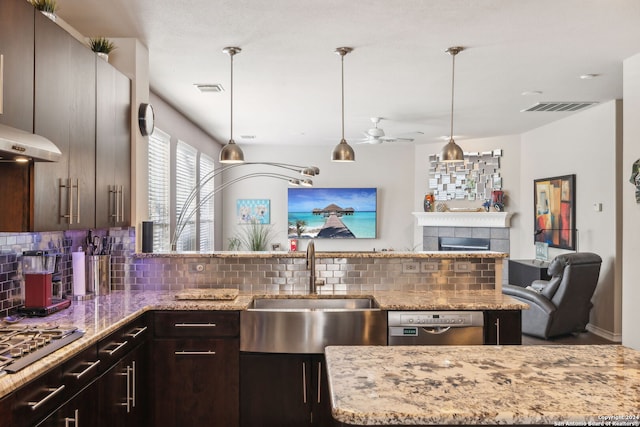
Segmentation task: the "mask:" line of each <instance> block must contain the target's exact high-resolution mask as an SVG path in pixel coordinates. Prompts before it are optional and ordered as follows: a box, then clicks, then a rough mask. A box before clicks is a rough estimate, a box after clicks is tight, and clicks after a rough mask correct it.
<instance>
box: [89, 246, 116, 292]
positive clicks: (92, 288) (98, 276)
mask: <svg viewBox="0 0 640 427" xmlns="http://www.w3.org/2000/svg"><path fill="white" fill-rule="evenodd" d="M87 292H91V293H93V294H94V295H96V296H98V295H107V294H109V293H110V292H111V255H91V256H88V257H87Z"/></svg>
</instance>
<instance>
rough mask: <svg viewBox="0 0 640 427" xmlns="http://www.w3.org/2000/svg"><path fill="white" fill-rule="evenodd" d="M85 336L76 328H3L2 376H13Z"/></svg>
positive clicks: (0, 346) (0, 342)
mask: <svg viewBox="0 0 640 427" xmlns="http://www.w3.org/2000/svg"><path fill="white" fill-rule="evenodd" d="M83 335H84V331H81V330H79V329H78V328H76V327H73V326H56V327H51V326H48V327H47V326H41V325H8V326H2V327H0V376H1V375H4V374H7V373H8V374H12V373H14V372H18V371H19V370H20V369H22V368H24V367H26V366H29V365H30V364H32V363H34V362H36V361H38V360H40V359H41V358H43V357H44V356H47V355H49V354H51V353H53V352H54V351H56V350H58V349H60V348H62V347H64V346H65V345H67V344H69V343H71V342H73V341H75V340H77V339H78V338H80V337H82V336H83Z"/></svg>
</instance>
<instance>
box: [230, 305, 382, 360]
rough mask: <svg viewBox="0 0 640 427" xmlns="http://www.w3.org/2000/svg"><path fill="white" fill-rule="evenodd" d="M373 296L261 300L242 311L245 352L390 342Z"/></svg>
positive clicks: (315, 350) (302, 350) (299, 350)
mask: <svg viewBox="0 0 640 427" xmlns="http://www.w3.org/2000/svg"><path fill="white" fill-rule="evenodd" d="M386 344H387V313H386V312H385V311H382V310H380V307H379V306H378V304H377V303H376V301H375V300H374V299H373V298H335V297H332V298H322V297H316V298H284V299H283V298H256V299H254V300H253V301H252V302H251V304H250V305H249V308H248V309H247V310H245V311H242V312H241V313H240V351H244V352H258V353H307V354H314V353H324V348H325V347H326V346H328V345H386Z"/></svg>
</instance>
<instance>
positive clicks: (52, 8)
mask: <svg viewBox="0 0 640 427" xmlns="http://www.w3.org/2000/svg"><path fill="white" fill-rule="evenodd" d="M29 3H31V5H32V6H33V7H35V8H36V9H38V10H39V11H40V12H42V14H43V15H45V16H47V17H48V18H49V19H51V20H52V21H55V20H56V10H57V9H58V5H57V4H56V0H29Z"/></svg>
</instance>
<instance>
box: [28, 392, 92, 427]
mask: <svg viewBox="0 0 640 427" xmlns="http://www.w3.org/2000/svg"><path fill="white" fill-rule="evenodd" d="M99 403H100V402H99V400H98V399H97V385H96V384H95V383H93V384H91V385H90V386H88V387H87V388H86V389H84V390H82V392H80V393H78V394H76V395H75V396H74V397H73V398H71V400H69V401H68V402H66V403H65V404H64V405H62V406H61V407H60V408H58V409H57V410H56V411H54V412H53V413H52V414H51V415H49V416H48V417H47V418H45V419H44V420H43V421H42V422H41V423H39V424H38V425H37V427H69V426H74V427H84V426H88V427H91V426H97V425H98V405H99Z"/></svg>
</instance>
